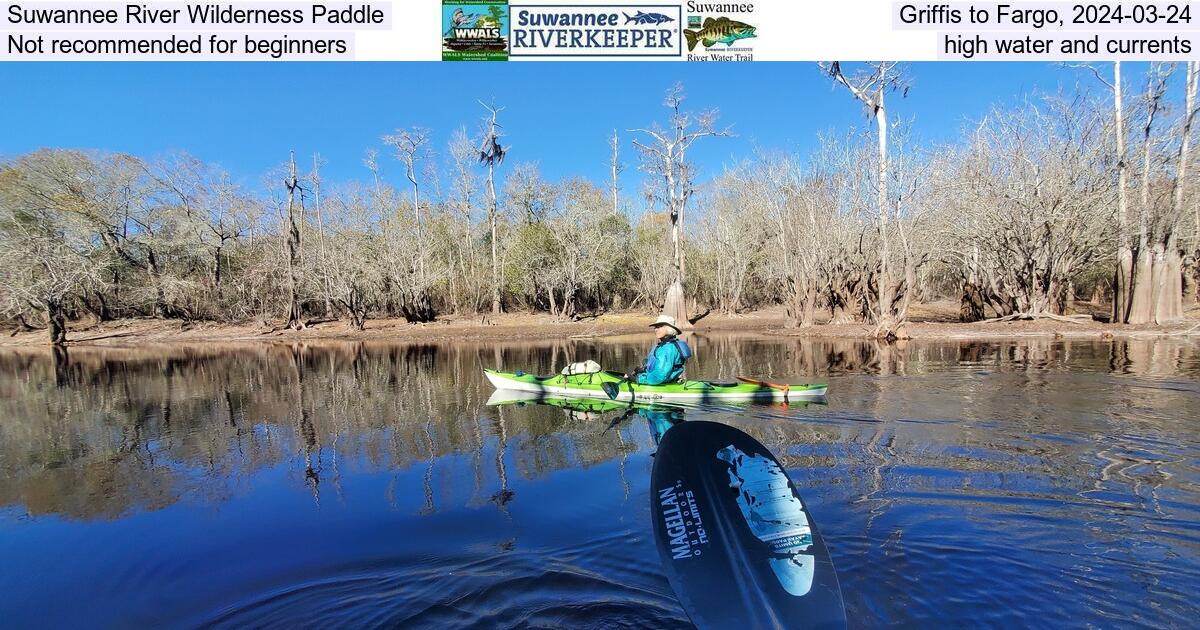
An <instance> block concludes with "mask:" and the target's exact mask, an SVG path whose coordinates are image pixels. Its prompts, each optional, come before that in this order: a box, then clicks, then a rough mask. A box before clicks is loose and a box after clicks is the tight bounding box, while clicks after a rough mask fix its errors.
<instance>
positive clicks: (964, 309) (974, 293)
mask: <svg viewBox="0 0 1200 630" xmlns="http://www.w3.org/2000/svg"><path fill="white" fill-rule="evenodd" d="M985 315H986V313H985V311H984V301H983V291H981V290H980V289H979V286H978V285H976V284H975V283H974V282H970V281H968V282H964V283H963V288H962V301H961V303H960V305H959V308H958V321H960V322H967V323H969V322H977V321H980V320H982V319H984V317H985Z"/></svg>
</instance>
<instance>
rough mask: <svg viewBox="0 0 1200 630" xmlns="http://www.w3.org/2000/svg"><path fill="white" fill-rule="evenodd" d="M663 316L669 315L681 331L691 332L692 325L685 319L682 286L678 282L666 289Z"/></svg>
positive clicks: (685, 304)
mask: <svg viewBox="0 0 1200 630" xmlns="http://www.w3.org/2000/svg"><path fill="white" fill-rule="evenodd" d="M662 314H663V315H670V316H671V317H674V318H675V322H676V323H677V324H678V326H679V328H680V329H682V330H691V328H692V323H691V322H690V321H688V317H687V303H686V301H685V300H684V297H683V284H682V283H680V282H679V281H678V280H676V281H675V282H672V283H671V286H669V287H667V296H666V299H665V300H664V301H663V308H662Z"/></svg>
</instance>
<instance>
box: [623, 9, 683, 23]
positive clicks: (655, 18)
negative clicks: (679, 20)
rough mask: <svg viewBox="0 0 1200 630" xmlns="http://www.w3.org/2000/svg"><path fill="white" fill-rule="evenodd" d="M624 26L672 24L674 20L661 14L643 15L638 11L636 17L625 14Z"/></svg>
mask: <svg viewBox="0 0 1200 630" xmlns="http://www.w3.org/2000/svg"><path fill="white" fill-rule="evenodd" d="M624 15H625V23H626V24H663V23H666V22H674V21H675V18H673V17H670V16H668V15H663V14H661V13H643V12H642V11H638V12H637V14H636V15H629V14H628V13H625V14H624Z"/></svg>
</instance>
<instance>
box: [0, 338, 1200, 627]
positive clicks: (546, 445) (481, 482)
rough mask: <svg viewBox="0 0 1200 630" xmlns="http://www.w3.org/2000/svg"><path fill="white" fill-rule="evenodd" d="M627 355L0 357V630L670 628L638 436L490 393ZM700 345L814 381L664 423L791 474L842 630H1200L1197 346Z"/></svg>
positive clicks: (455, 349) (636, 343)
mask: <svg viewBox="0 0 1200 630" xmlns="http://www.w3.org/2000/svg"><path fill="white" fill-rule="evenodd" d="M648 343H649V339H648V338H646V339H634V340H631V341H628V342H625V341H603V340H599V341H579V342H569V343H558V344H499V345H489V344H455V345H386V344H379V343H344V344H329V343H326V344H298V345H268V344H261V345H251V344H247V345H244V346H215V345H214V346H193V347H168V346H163V347H153V346H141V347H136V348H125V349H122V348H106V349H86V348H72V349H70V350H69V351H67V352H60V353H57V354H55V353H52V352H51V351H50V350H40V349H39V350H24V351H11V350H10V351H4V352H0V559H2V562H0V620H2V621H0V625H3V626H4V627H9V628H27V627H28V628H32V627H39V628H40V627H56V628H61V627H89V628H94V627H118V628H121V627H124V628H130V627H139V628H140V627H148V626H155V627H181V628H189V627H201V626H204V627H209V626H216V627H248V626H249V627H287V628H292V627H296V626H305V627H314V626H315V627H327V626H353V627H363V626H401V627H406V628H407V627H438V628H445V627H466V626H472V627H572V628H587V627H595V628H614V627H617V628H619V627H629V628H648V627H686V626H688V625H689V622H688V618H687V615H686V613H685V612H684V611H683V610H682V609H681V608H680V606H679V604H678V603H677V601H676V599H675V596H674V595H673V593H672V591H671V587H670V585H669V584H668V583H667V580H666V578H665V576H664V573H663V570H662V565H661V564H660V561H659V556H658V552H657V550H656V548H655V542H654V536H653V529H652V523H651V520H650V495H649V477H650V471H651V468H652V465H653V458H652V457H651V454H652V453H653V452H654V451H655V442H654V439H653V436H652V433H651V428H650V426H649V425H648V423H647V421H646V420H645V419H644V418H642V417H641V416H638V415H633V416H631V417H627V418H624V419H620V416H621V413H620V412H615V411H614V412H606V411H595V412H589V411H576V410H568V409H562V408H559V407H554V406H545V405H524V406H520V405H503V406H489V405H488V404H487V402H488V398H489V396H490V395H491V394H492V389H491V387H490V385H488V383H487V381H486V380H485V379H484V378H483V375H482V373H481V368H483V367H491V366H498V367H502V368H508V369H525V370H526V371H531V372H532V371H537V372H549V371H550V370H553V369H557V368H561V367H562V366H563V365H565V364H566V363H567V362H569V361H572V360H582V359H586V358H595V359H597V360H599V361H600V362H601V363H602V364H604V365H606V366H611V367H617V368H622V367H626V366H631V365H633V364H634V362H635V361H636V358H637V357H638V356H639V355H641V354H642V353H644V351H645V349H646V346H647V344H648ZM693 346H694V347H695V349H696V357H695V359H694V365H693V366H692V367H690V368H689V376H691V377H693V378H724V379H727V378H730V377H732V376H735V375H739V374H747V375H757V376H763V377H769V378H771V379H772V380H780V381H782V380H791V381H796V382H803V381H812V380H820V381H825V382H828V383H829V384H830V394H829V396H828V398H827V399H826V401H825V404H819V405H818V404H814V405H796V404H793V405H790V406H782V405H773V406H748V407H742V406H733V405H723V406H704V407H691V408H686V409H684V410H682V411H681V412H680V413H681V414H682V415H683V417H684V418H685V421H686V420H694V419H703V420H715V421H719V422H725V423H729V424H733V425H735V426H737V427H739V428H741V429H743V430H745V431H747V432H748V433H750V434H752V435H754V436H755V437H757V438H758V439H759V440H760V441H762V442H763V443H764V444H766V445H767V446H768V447H770V448H771V450H772V451H774V453H775V454H776V455H777V456H778V457H779V458H780V460H781V461H782V462H783V463H784V464H785V465H786V466H787V468H788V472H789V473H790V475H791V477H792V479H793V480H794V481H795V482H796V484H797V486H798V488H799V490H800V492H801V494H802V495H803V496H804V498H805V500H806V502H807V503H808V505H809V508H810V511H811V516H812V517H813V519H814V520H815V522H816V523H817V525H818V527H819V528H820V529H821V532H822V534H823V535H824V537H825V540H826V543H827V544H828V547H829V550H830V554H831V556H832V559H833V562H834V563H835V565H836V567H837V570H838V575H839V577H840V580H841V584H842V588H843V592H844V597H845V603H846V609H847V615H848V618H849V619H850V622H851V625H852V626H853V627H877V626H882V625H912V626H965V625H966V626H979V625H989V626H999V625H1004V626H1039V627H1114V626H1120V627H1147V628H1149V627H1155V628H1159V627H1164V626H1174V627H1189V626H1190V627H1194V626H1195V623H1196V619H1197V617H1198V616H1200V608H1198V605H1197V603H1196V601H1197V600H1196V594H1197V585H1200V464H1198V462H1200V425H1198V424H1197V418H1200V345H1197V344H1196V343H1195V342H1194V341H1192V342H1188V341H1179V340H1169V339H1159V340H1137V341H1120V340H1118V341H1104V342H1098V341H1097V342H1092V341H1061V340H1060V341H1051V340H1029V341H1017V342H996V343H965V342H964V343H958V342H949V343H910V344H908V345H903V346H882V345H877V344H874V343H863V342H848V341H799V340H794V339H762V338H755V337H740V336H729V335H725V336H707V337H699V338H697V339H694V340H693ZM614 420H619V422H616V423H614V422H613V421H614ZM802 622H803V620H796V623H797V625H802Z"/></svg>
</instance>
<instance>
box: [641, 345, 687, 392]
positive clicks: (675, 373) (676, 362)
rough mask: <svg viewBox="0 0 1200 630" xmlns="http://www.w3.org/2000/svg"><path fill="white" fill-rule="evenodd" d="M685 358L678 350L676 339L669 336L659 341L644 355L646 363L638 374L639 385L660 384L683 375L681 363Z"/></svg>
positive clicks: (672, 380) (671, 381)
mask: <svg viewBox="0 0 1200 630" xmlns="http://www.w3.org/2000/svg"><path fill="white" fill-rule="evenodd" d="M686 360H687V359H684V358H683V353H682V352H680V351H679V344H678V339H677V338H675V337H669V338H667V339H664V340H663V341H660V342H659V343H658V345H657V346H654V349H653V350H651V351H650V355H649V356H647V357H646V365H645V366H643V368H642V370H643V371H642V373H641V374H638V377H637V382H638V384H639V385H662V384H663V383H673V382H675V381H677V380H679V377H680V376H683V364H684V362H685V361H686Z"/></svg>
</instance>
